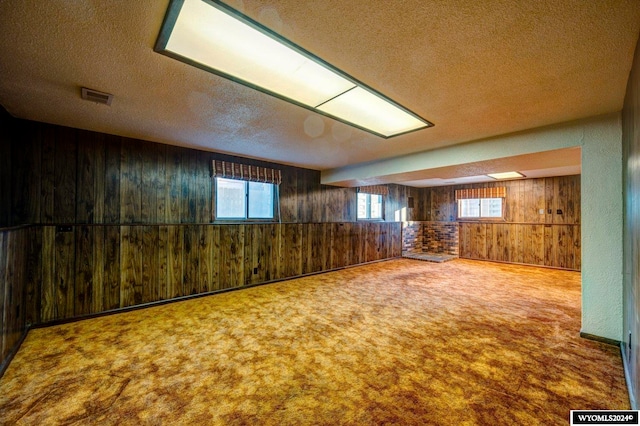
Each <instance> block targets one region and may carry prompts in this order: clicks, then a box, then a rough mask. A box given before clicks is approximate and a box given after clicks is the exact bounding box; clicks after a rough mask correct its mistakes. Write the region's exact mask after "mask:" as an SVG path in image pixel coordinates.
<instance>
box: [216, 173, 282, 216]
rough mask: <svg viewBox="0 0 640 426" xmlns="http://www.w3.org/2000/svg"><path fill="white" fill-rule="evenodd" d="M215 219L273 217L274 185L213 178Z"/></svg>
mask: <svg viewBox="0 0 640 426" xmlns="http://www.w3.org/2000/svg"><path fill="white" fill-rule="evenodd" d="M215 185H216V190H215V203H216V219H222V220H249V219H257V220H261V219H262V220H265V219H273V218H274V217H275V209H274V205H275V194H276V191H275V185H274V184H271V183H263V182H249V181H246V180H238V179H227V178H221V177H216V178H215Z"/></svg>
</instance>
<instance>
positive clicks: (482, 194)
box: [456, 186, 507, 200]
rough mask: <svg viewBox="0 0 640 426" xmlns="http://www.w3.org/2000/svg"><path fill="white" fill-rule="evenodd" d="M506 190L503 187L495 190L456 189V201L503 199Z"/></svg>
mask: <svg viewBox="0 0 640 426" xmlns="http://www.w3.org/2000/svg"><path fill="white" fill-rule="evenodd" d="M506 196H507V188H505V187H504V186H501V187H496V188H470V189H456V200H466V199H469V198H505V197H506Z"/></svg>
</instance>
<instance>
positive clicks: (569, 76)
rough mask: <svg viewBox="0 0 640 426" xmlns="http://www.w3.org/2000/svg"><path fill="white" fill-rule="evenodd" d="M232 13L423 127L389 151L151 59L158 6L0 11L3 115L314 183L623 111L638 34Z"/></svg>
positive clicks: (616, 22) (468, 13)
mask: <svg viewBox="0 0 640 426" xmlns="http://www.w3.org/2000/svg"><path fill="white" fill-rule="evenodd" d="M228 4H230V5H231V6H233V7H235V8H237V9H239V10H240V11H242V12H244V13H245V14H247V15H249V16H250V17H252V18H253V19H255V20H257V21H259V22H261V23H262V24H264V25H266V26H267V27H269V28H271V29H273V30H274V31H276V32H278V33H280V34H282V35H283V36H285V37H286V38H289V39H290V40H292V41H293V42H295V43H297V44H299V45H300V46H302V47H303V48H305V49H307V50H309V51H311V52H312V53H314V54H316V55H317V56H319V57H321V58H323V59H324V60H326V61H328V62H330V63H331V64H333V65H334V66H336V67H338V68H340V69H342V70H343V71H345V72H347V73H348V74H350V75H352V76H353V77H355V78H357V79H359V80H361V81H362V82H364V83H366V84H368V85H370V86H372V87H374V88H376V89H377V90H379V91H380V92H382V93H384V94H385V95H387V96H388V97H390V98H392V99H393V100H395V101H396V102H398V103H400V104H402V105H404V106H406V107H407V108H409V109H411V110H413V111H415V112H416V113H417V114H418V115H420V116H423V117H425V118H426V119H428V120H429V121H431V122H433V123H435V127H434V128H430V129H425V130H421V131H418V132H415V133H411V134H407V135H403V136H399V137H396V138H392V139H388V140H385V139H382V138H379V137H376V136H373V135H371V134H368V133H366V132H363V131H360V130H357V129H354V128H351V127H349V126H347V125H345V124H342V123H339V122H336V121H334V120H331V119H329V118H327V117H323V116H320V115H318V114H315V113H313V112H310V111H308V110H306V109H303V108H300V107H297V106H294V105H290V104H288V103H286V102H284V101H282V100H279V99H276V98H273V97H270V96H268V95H265V94H263V93H260V92H257V91H253V90H251V89H249V88H247V87H244V86H242V85H239V84H236V83H233V82H230V81H228V80H225V79H223V78H221V77H218V76H215V75H211V74H208V73H205V72H203V71H201V70H199V69H196V68H194V67H190V66H188V65H185V64H183V63H181V62H178V61H175V60H172V59H170V58H168V57H165V56H162V55H160V54H158V53H155V52H154V51H153V46H154V44H155V40H156V37H157V36H158V32H159V30H160V26H161V24H162V19H163V17H164V14H165V11H166V9H167V6H168V1H166V0H163V1H160V0H136V1H130V0H126V1H125V0H120V1H115V0H112V1H102V0H86V1H72V0H49V1H46V2H39V1H20V0H14V1H11V0H0V28H2V34H3V37H2V38H0V58H1V60H0V104H2V105H3V106H4V107H5V108H6V109H7V111H8V112H9V113H11V114H12V115H14V116H16V117H19V118H27V119H32V120H38V121H44V122H49V123H55V124H61V125H67V126H72V127H78V128H83V129H89V130H95V131H101V132H106V133H113V134H117V135H123V136H129V137H135V138H141V139H147V140H152V141H157V142H163V143H170V144H176V145H182V146H189V147H194V148H199V149H205V150H211V151H218V152H226V153H233V154H239V155H243V156H248V157H253V158H260V159H264V160H270V161H276V162H280V163H285V164H292V165H297V166H302V167H309V168H313V169H320V170H323V169H330V168H336V167H342V166H346V165H351V164H356V163H360V162H365V161H373V160H378V159H382V158H387V157H394V156H398V155H403V154H409V153H413V152H419V151H425V150H429V149H434V148H438V147H444V146H448V145H453V144H458V143H464V142H468V141H471V140H477V139H482V138H486V137H491V136H495V135H500V134H506V133H511V132H516V131H521V130H525V129H531V128H536V127H540V126H545V125H550V124H554V123H560V122H565V121H571V120H575V119H579V118H584V117H590V116H596V115H600V114H605V113H610V112H616V111H619V110H621V108H622V103H623V99H624V94H625V89H626V82H627V78H628V75H629V70H630V68H631V61H632V58H633V51H634V48H635V44H636V42H637V39H638V31H639V29H640V2H639V1H637V0H598V1H584V0H565V1H563V0H538V1H524V0H523V1H513V0H511V1H506V0H504V1H500V0H486V1H469V0H397V1H394V2H388V1H384V2H383V1H371V0H350V1H345V0H340V1H338V0H322V1H317V0H314V1H300V0H244V1H242V0H229V1H228ZM82 86H85V87H89V88H93V89H96V90H100V91H104V92H108V93H112V94H114V95H115V98H114V100H113V103H112V105H111V106H110V107H108V106H104V105H98V104H94V103H91V102H87V101H84V100H82V99H81V98H80V87H82ZM561 166H575V164H565V165H560V166H557V167H561ZM425 177H426V176H425Z"/></svg>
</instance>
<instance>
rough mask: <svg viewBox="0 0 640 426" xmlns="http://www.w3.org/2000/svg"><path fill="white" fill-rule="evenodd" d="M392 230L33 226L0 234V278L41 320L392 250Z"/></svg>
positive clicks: (395, 239) (395, 228)
mask: <svg viewBox="0 0 640 426" xmlns="http://www.w3.org/2000/svg"><path fill="white" fill-rule="evenodd" d="M69 229H70V230H69ZM400 234H401V226H400V224H399V223H385V222H371V223H366V222H362V223H310V224H275V223H271V224H252V225H248V224H247V225H244V224H237V225H135V224H131V225H120V226H116V225H77V226H73V227H66V228H61V227H56V226H33V227H29V228H25V229H24V236H21V237H20V240H16V241H14V242H11V241H12V240H10V239H6V238H5V237H4V234H3V233H0V236H3V238H5V239H3V240H2V241H1V243H2V244H4V245H3V246H2V247H0V254H3V255H4V253H5V252H9V251H11V250H13V251H14V252H16V253H18V252H19V253H21V256H22V257H21V258H20V259H18V260H16V259H14V258H9V257H7V258H2V259H3V262H4V263H2V262H0V265H3V266H2V268H4V269H3V270H2V273H3V274H4V276H5V278H4V279H3V280H1V281H2V282H1V283H0V284H1V285H2V291H4V293H2V294H4V296H3V297H4V299H3V300H9V299H11V297H13V296H9V299H6V298H7V296H6V292H7V290H6V288H7V287H6V285H7V284H6V283H7V282H9V281H11V280H13V281H16V282H20V283H21V284H20V287H19V290H20V295H21V296H20V300H19V302H20V304H21V307H20V308H19V309H20V313H21V315H22V316H21V321H23V320H24V321H25V323H26V320H27V318H29V320H28V323H29V324H39V323H48V322H51V321H55V320H61V319H67V318H73V317H81V316H86V315H89V314H93V313H100V312H105V311H110V310H114V309H118V308H125V307H130V306H135V305H140V304H144V303H149V302H155V301H160V300H165V299H172V298H176V297H181V296H184V295H190V294H202V293H207V292H210V291H215V290H219V289H226V288H237V287H242V286H243V285H247V284H258V283H263V282H268V281H272V280H277V279H281V278H288V277H295V276H300V275H302V274H307V273H314V272H321V271H326V270H330V269H334V268H341V267H344V266H348V265H353V264H357V263H356V262H360V263H362V262H370V261H375V260H380V259H386V258H389V257H394V256H398V255H399V254H400V244H399V241H400V239H401V236H400ZM7 241H9V242H7ZM7 244H13V245H11V246H10V247H8V248H5V246H6V245H7ZM7 268H9V269H7ZM7 270H8V271H10V272H9V275H11V277H16V276H17V277H18V278H11V280H9V281H8V279H7V278H6V275H7V272H6V271H7ZM254 271H255V272H254ZM1 276H2V275H0V277H1ZM11 300H13V299H11ZM11 318H13V317H11ZM11 318H10V321H13V319H11ZM3 321H6V318H5V319H4V320H3Z"/></svg>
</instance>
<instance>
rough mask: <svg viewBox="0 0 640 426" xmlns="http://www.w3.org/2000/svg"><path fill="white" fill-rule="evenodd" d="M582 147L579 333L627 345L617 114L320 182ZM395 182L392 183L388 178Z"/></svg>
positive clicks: (333, 174) (332, 173)
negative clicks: (623, 327)
mask: <svg viewBox="0 0 640 426" xmlns="http://www.w3.org/2000/svg"><path fill="white" fill-rule="evenodd" d="M576 146H577V147H581V148H582V177H581V189H582V191H581V192H582V193H581V217H582V330H581V331H582V332H584V333H589V334H593V335H596V336H600V337H606V338H609V339H615V340H622V318H623V317H622V208H623V207H622V128H621V119H620V114H619V113H615V114H610V115H606V116H599V117H593V118H590V119H586V120H580V121H575V122H571V123H564V124H560V125H555V126H549V127H545V128H539V129H533V130H530V131H525V132H520V133H517V134H512V135H505V136H500V137H496V138H490V139H485V140H481V141H476V142H471V143H468V144H464V145H456V146H453V147H449V148H442V149H437V150H433V151H425V152H421V153H417V154H412V155H406V156H402V157H395V158H390V159H386V160H380V161H376V162H371V163H366V164H359V165H354V166H349V167H344V168H340V169H334V170H327V171H324V172H322V183H323V184H327V185H331V184H332V183H336V182H345V181H358V180H365V179H371V178H373V177H378V178H379V179H380V181H381V182H384V177H385V176H388V177H391V176H393V175H398V174H403V173H407V172H411V171H416V170H423V169H428V168H434V167H446V166H451V165H457V164H464V163H470V162H475V161H484V160H491V159H495V158H502V157H511V156H515V155H522V154H530V153H535V152H541V151H550V150H556V149H561V148H569V147H576ZM391 180H392V179H391Z"/></svg>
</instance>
